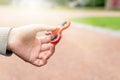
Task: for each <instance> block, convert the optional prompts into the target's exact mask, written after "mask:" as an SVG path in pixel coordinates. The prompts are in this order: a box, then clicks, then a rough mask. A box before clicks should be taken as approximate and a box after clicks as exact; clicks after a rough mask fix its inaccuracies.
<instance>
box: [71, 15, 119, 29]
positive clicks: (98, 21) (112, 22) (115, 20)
mask: <svg viewBox="0 0 120 80" xmlns="http://www.w3.org/2000/svg"><path fill="white" fill-rule="evenodd" d="M71 20H72V21H74V22H78V23H84V24H89V25H93V26H99V27H103V28H108V29H113V30H120V17H89V18H73V19H71Z"/></svg>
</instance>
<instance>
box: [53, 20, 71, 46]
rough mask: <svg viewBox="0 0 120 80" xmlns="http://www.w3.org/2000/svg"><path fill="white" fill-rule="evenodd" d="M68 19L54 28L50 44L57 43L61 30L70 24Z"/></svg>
mask: <svg viewBox="0 0 120 80" xmlns="http://www.w3.org/2000/svg"><path fill="white" fill-rule="evenodd" d="M70 24H71V23H70V21H65V22H64V23H63V24H62V26H61V27H60V28H57V29H56V30H54V31H53V32H52V33H51V35H52V38H51V43H52V44H57V43H58V42H59V41H60V39H61V37H62V31H63V30H65V29H67V28H68V27H69V26H70Z"/></svg>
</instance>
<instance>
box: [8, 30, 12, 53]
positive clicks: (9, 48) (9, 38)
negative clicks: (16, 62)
mask: <svg viewBox="0 0 120 80" xmlns="http://www.w3.org/2000/svg"><path fill="white" fill-rule="evenodd" d="M12 32H13V28H11V30H10V31H9V34H8V43H7V50H8V51H12V49H11V46H12V44H11V42H12V39H11V38H12V36H13V35H12Z"/></svg>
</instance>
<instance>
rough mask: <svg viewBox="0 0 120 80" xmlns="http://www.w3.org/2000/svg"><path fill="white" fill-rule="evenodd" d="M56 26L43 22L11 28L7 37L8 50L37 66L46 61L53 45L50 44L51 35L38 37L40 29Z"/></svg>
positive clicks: (49, 28)
mask: <svg viewBox="0 0 120 80" xmlns="http://www.w3.org/2000/svg"><path fill="white" fill-rule="evenodd" d="M55 29H56V27H53V26H48V25H45V24H33V25H27V26H22V27H17V28H13V29H12V30H11V31H10V34H9V39H8V50H11V51H13V52H14V53H15V54H16V55H17V56H19V57H20V58H22V59H23V60H25V61H27V62H29V63H31V64H33V65H36V66H38V67H40V66H43V65H45V64H46V63H47V60H48V58H49V57H50V56H51V55H52V54H53V53H54V50H55V45H53V44H51V43H50V41H51V36H50V35H46V36H44V37H38V36H36V34H37V33H38V32H41V31H53V30H55Z"/></svg>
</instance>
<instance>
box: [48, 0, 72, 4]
mask: <svg viewBox="0 0 120 80" xmlns="http://www.w3.org/2000/svg"><path fill="white" fill-rule="evenodd" d="M49 1H52V2H54V3H57V4H59V5H66V4H67V2H68V1H71V0H49Z"/></svg>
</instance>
